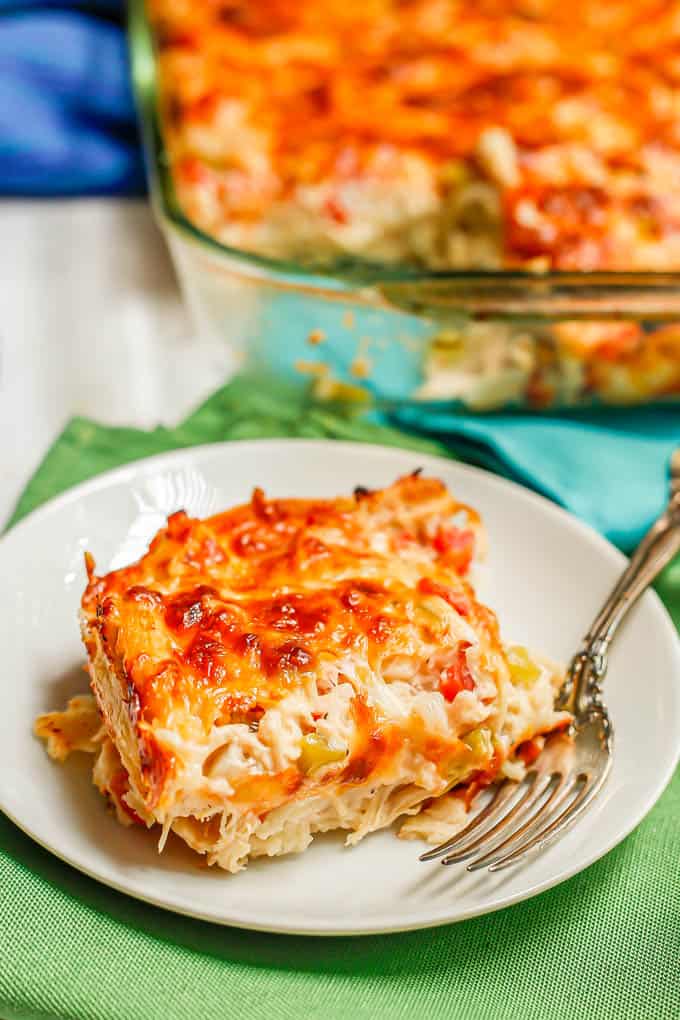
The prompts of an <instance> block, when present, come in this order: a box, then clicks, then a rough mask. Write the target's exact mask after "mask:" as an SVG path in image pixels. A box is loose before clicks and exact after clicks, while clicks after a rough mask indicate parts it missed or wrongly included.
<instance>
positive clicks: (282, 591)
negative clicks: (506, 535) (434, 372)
mask: <svg viewBox="0 0 680 1020" xmlns="http://www.w3.org/2000/svg"><path fill="white" fill-rule="evenodd" d="M482 543H483V537H482V530H481V526H480V522H479V518H478V516H477V514H476V513H475V512H474V511H473V510H471V509H470V508H468V507H466V506H464V505H462V504H460V503H458V502H456V500H455V499H454V498H453V497H452V496H451V495H450V494H449V493H448V491H447V489H446V487H445V486H444V485H443V483H441V482H440V481H437V480H434V479H430V478H422V477H420V476H419V474H417V473H416V474H414V475H411V476H408V477H406V478H402V479H400V480H399V481H397V482H396V483H395V484H394V485H392V486H391V487H389V488H387V489H385V490H382V491H375V492H370V491H367V490H365V489H357V490H356V491H355V493H354V495H353V496H351V497H349V498H340V499H336V500H329V501H316V500H299V499H286V500H268V499H265V497H264V495H263V494H262V492H261V491H259V490H256V491H255V492H254V494H253V497H252V500H251V502H250V503H249V504H248V505H245V506H240V507H237V508H235V509H233V510H230V511H227V512H226V513H223V514H219V515H218V516H216V517H212V518H210V519H207V520H196V519H192V518H190V517H188V516H187V515H186V514H185V513H183V512H179V513H176V514H173V515H172V516H171V517H170V518H169V520H168V523H167V527H166V528H164V529H163V530H161V531H160V532H159V533H158V534H157V535H156V537H155V538H154V539H153V541H152V543H151V546H150V548H149V551H148V552H147V553H146V554H145V555H144V556H143V557H142V558H141V559H140V560H139V561H138V562H137V563H135V564H133V565H132V566H129V567H126V568H125V569H122V570H115V571H112V572H111V573H109V574H107V575H105V576H103V577H99V576H97V575H96V573H95V569H94V562H93V561H92V559H91V558H89V557H88V563H87V566H88V575H89V583H88V585H87V588H86V590H85V594H84V596H83V600H82V630H83V638H84V642H85V646H86V648H87V652H88V658H89V672H90V676H91V681H92V684H91V685H92V690H93V692H94V696H95V698H96V705H97V707H98V711H97V710H96V707H95V706H94V703H91V705H90V707H89V718H88V705H87V702H86V701H85V700H84V699H83V698H78V699H74V702H72V703H71V705H70V706H69V709H67V711H66V712H64V713H50V714H49V715H46V716H42V717H40V719H39V720H38V722H37V724H36V729H37V732H38V733H39V735H41V736H43V737H45V738H46V739H47V740H48V750H50V753H52V754H53V756H55V757H58V758H60V759H63V758H64V757H65V756H66V754H67V753H68V751H69V750H70V749H73V748H82V749H84V750H90V751H91V750H93V748H95V747H98V748H99V756H98V759H97V763H96V765H95V772H94V780H95V782H96V784H97V785H98V786H99V788H100V789H101V790H102V791H103V792H105V793H107V794H108V795H109V797H110V798H111V799H112V801H113V803H114V805H115V807H116V811H117V813H118V816H119V818H120V819H121V820H122V821H128V822H130V821H141V822H144V823H146V824H147V825H152V824H154V823H158V824H159V825H161V826H162V829H163V833H162V837H161V842H163V841H164V839H165V836H166V835H167V833H168V831H169V830H170V829H172V830H173V831H174V832H175V833H177V834H178V835H179V836H181V837H182V838H183V839H184V840H185V841H186V842H187V843H188V844H189V845H190V846H191V847H193V848H194V849H195V850H197V851H199V852H201V853H204V854H207V856H208V861H209V863H211V864H213V863H214V864H218V865H219V866H220V867H223V868H226V869H227V870H229V871H236V870H238V869H239V868H241V867H243V866H244V864H245V863H246V861H247V860H248V858H249V857H255V856H259V855H262V854H266V855H269V856H273V855H276V854H282V853H288V852H291V851H300V850H303V849H305V847H306V846H308V844H309V843H310V841H311V839H312V837H313V835H314V833H317V832H324V831H326V830H329V829H336V828H342V829H346V830H349V832H350V835H349V837H348V842H349V843H354V842H356V841H357V840H359V839H360V838H361V837H362V836H364V835H365V834H366V833H367V832H370V831H372V830H375V829H379V828H383V827H384V826H387V825H389V824H390V823H391V822H392V821H394V819H395V818H397V817H398V816H402V815H414V814H415V813H416V812H418V811H419V810H420V809H421V808H425V810H424V811H423V812H422V814H421V815H420V816H419V817H418V818H417V819H411V820H410V821H409V823H408V824H407V826H406V830H405V834H406V835H411V836H425V837H426V838H428V837H429V838H433V839H436V838H438V837H439V836H440V835H441V834H442V833H448V832H450V831H451V830H452V827H454V826H455V825H456V824H460V821H461V818H462V817H463V816H464V814H465V805H466V803H467V802H468V801H469V798H470V797H471V796H472V795H473V793H474V791H475V790H476V789H477V788H479V786H480V785H482V784H484V783H487V782H490V781H492V780H493V779H494V778H495V777H496V775H497V774H498V773H499V772H501V771H503V772H504V773H505V774H509V775H521V769H522V759H526V758H527V756H528V755H535V754H536V753H537V752H538V750H539V749H540V746H541V735H542V734H545V733H547V732H549V731H551V730H553V729H555V728H558V727H560V726H562V725H565V723H566V722H567V721H568V716H567V715H566V714H565V713H561V712H556V711H555V709H554V695H555V688H556V684H557V683H558V682H559V675H558V673H557V671H556V670H555V669H554V668H553V667H552V666H550V665H549V664H546V663H544V662H542V661H540V660H537V659H535V658H532V657H531V656H530V655H529V653H528V652H527V651H526V650H525V649H524V648H521V647H506V646H504V645H503V643H502V641H501V639H500V636H499V630H498V624H497V621H496V618H495V616H494V614H493V612H492V611H491V610H490V609H488V608H487V607H485V606H484V605H482V604H481V603H480V602H478V601H477V599H476V598H475V594H474V591H473V588H472V586H471V584H470V582H469V580H468V578H467V575H468V571H469V568H470V565H471V563H472V561H473V559H474V558H475V556H476V555H478V554H479V553H480V551H481V548H482ZM100 714H101V718H100ZM101 720H103V723H104V728H102V726H101ZM452 790H453V795H452V796H451V797H447V798H443V799H442V800H440V801H438V802H436V803H435V802H433V798H441V796H442V795H443V794H446V793H448V792H449V791H452Z"/></svg>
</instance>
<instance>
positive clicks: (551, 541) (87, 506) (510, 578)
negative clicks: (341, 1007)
mask: <svg viewBox="0 0 680 1020" xmlns="http://www.w3.org/2000/svg"><path fill="white" fill-rule="evenodd" d="M417 466H422V467H424V469H425V470H426V471H427V472H428V473H432V474H436V475H438V476H440V477H441V478H443V479H444V480H445V481H446V482H447V483H448V484H449V485H450V486H451V488H452V489H453V491H454V492H455V493H456V494H457V495H458V496H459V497H460V498H461V499H462V500H464V501H466V502H469V503H471V504H473V505H474V506H475V507H478V508H479V509H480V510H481V512H482V514H483V517H484V520H485V522H486V526H487V529H488V533H489V545H490V555H489V566H488V567H485V568H483V571H484V573H483V577H482V583H481V584H480V589H481V593H482V596H483V597H484V598H486V599H487V600H488V601H489V602H490V603H491V605H492V606H493V607H494V608H495V609H497V610H498V612H499V615H500V619H501V624H502V628H503V632H504V634H505V635H506V637H508V638H511V639H513V640H516V641H520V642H522V643H526V644H529V645H532V646H534V647H535V648H537V649H541V650H542V651H544V652H546V653H547V654H549V655H551V656H553V657H554V658H556V659H559V660H563V661H564V660H566V659H567V658H568V657H569V655H570V654H571V653H572V652H573V651H574V650H575V648H576V646H577V644H578V642H579V639H580V637H581V635H582V633H583V631H584V630H585V629H586V628H587V626H588V624H589V623H590V620H591V617H592V616H593V614H594V611H595V610H596V609H597V608H598V607H599V604H600V602H601V601H602V599H603V597H604V596H605V594H606V593H607V590H608V589H609V587H610V586H611V584H612V582H613V581H614V579H615V577H616V575H617V574H618V572H619V571H620V570H621V568H622V566H623V564H624V559H623V557H622V556H621V554H620V553H618V552H617V551H616V550H615V549H614V548H613V547H612V546H611V545H609V544H608V543H607V542H606V541H604V539H602V538H600V537H599V536H598V535H597V534H595V533H594V532H593V531H591V530H590V529H589V528H587V527H586V526H585V525H583V524H581V523H579V522H578V521H577V520H575V519H574V518H573V517H571V516H569V515H568V514H567V513H565V512H564V511H562V510H560V509H558V508H557V507H555V506H553V505H552V504H551V503H549V502H548V501H546V500H544V499H542V498H541V497H539V496H536V495H534V494H532V493H530V492H528V491H526V490H525V489H522V488H520V487H519V486H517V485H513V484H511V483H510V482H507V481H503V480H502V479H499V478H496V477H495V476H493V475H490V474H487V473H486V472H483V471H479V470H476V469H474V468H470V467H466V466H464V465H461V464H457V463H454V462H451V461H448V460H442V459H439V458H436V457H426V456H421V455H419V454H415V453H410V452H406V451H402V450H393V449H387V448H383V447H375V446H364V445H355V444H350V443H337V442H332V443H328V442H323V441H314V440H312V441H304V440H266V441H261V442H238V443H226V444H222V445H214V446H205V447H198V448H196V449H192V450H184V451H179V452H177V453H173V454H170V455H165V456H161V457H154V458H151V459H149V460H146V461H139V462H137V463H136V464H132V465H130V466H129V467H125V468H123V469H120V470H117V471H114V472H111V473H109V474H106V475H102V476H100V477H99V478H95V479H94V480H93V481H91V482H89V483H87V484H85V485H81V486H79V487H77V488H75V489H72V490H71V491H70V492H67V493H65V494H64V495H63V496H61V497H60V498H59V499H57V500H55V501H53V502H52V503H50V504H48V505H47V506H45V507H44V508H42V509H41V510H38V511H37V512H36V513H34V514H32V515H31V516H30V517H29V518H27V520H26V521H24V522H22V523H21V524H20V525H18V526H17V527H16V528H14V529H13V530H12V531H11V532H10V533H9V535H8V536H7V537H6V538H4V539H3V540H2V542H0V599H1V603H0V604H1V606H2V612H1V613H0V621H1V622H0V632H1V634H2V640H1V644H0V647H2V649H3V657H4V664H3V669H2V673H1V674H0V748H1V751H0V754H1V757H2V767H0V807H1V808H2V810H3V811H5V812H6V814H8V815H9V817H10V818H12V819H13V820H14V821H15V822H16V823H17V824H18V825H19V826H20V827H21V828H22V829H23V830H24V831H25V832H27V833H28V834H29V835H30V836H32V837H33V838H34V839H35V840H37V841H38V842H39V843H41V844H42V845H43V846H45V847H47V848H48V849H49V850H51V851H53V852H54V853H55V854H57V855H58V856H59V857H61V858H63V859H64V860H65V861H68V862H69V863H70V864H72V865H74V866H75V867H76V868H80V869H81V870H82V871H84V872H86V873H87V874H88V875H91V876H92V877H94V878H97V879H99V880H100V881H102V882H105V883H106V884H108V885H110V886H113V887H114V888H116V889H119V890H121V891H123V892H126V893H129V894H130V895H132V896H136V897H139V898H140V899H143V900H147V901H148V902H150V903H154V904H156V905H158V906H161V907H166V908H168V909H170V910H175V911H179V912H181V913H185V914H190V915H192V916H195V917H199V918H204V919H206V920H210V921H216V922H219V923H221V924H232V925H239V926H241V927H246V928H257V929H263V930H267V931H276V932H295V933H309V934H324V935H329V934H360V933H370V932H385V931H399V930H405V929H409V928H421V927H426V926H428V925H436V924H443V923H445V922H449V921H458V920H461V919H463V918H467V917H472V916H474V915H476V914H483V913H485V912H487V911H491V910H497V909H498V908H500V907H504V906H507V905H508V904H511V903H515V902H517V901H518V900H523V899H526V898H527V897H529V896H533V895H535V894H536V893H538V892H541V891H542V890H543V889H547V888H549V887H550V886H552V885H555V884H556V883H557V882H561V881H563V880H564V879H566V878H568V877H569V876H570V875H573V874H574V873H575V872H577V871H580V870H581V869H582V868H585V867H587V865H589V864H591V863H592V862H593V861H594V860H596V859H597V858H598V857H601V856H602V854H604V853H606V852H607V851H608V850H610V849H611V848H612V847H613V846H615V845H616V844H617V843H618V842H619V841H620V840H621V839H623V837H624V836H625V835H626V834H627V833H628V832H630V831H631V829H632V828H633V827H634V826H635V825H637V823H638V822H639V821H640V820H641V818H642V817H643V816H644V814H645V813H646V812H647V811H648V810H649V809H650V808H651V806H652V805H653V804H654V802H655V801H656V799H657V797H658V796H659V795H660V793H661V791H662V790H663V788H664V786H665V785H666V783H667V782H668V780H669V778H670V776H671V774H672V771H673V768H674V766H675V763H676V759H677V756H678V748H679V746H680V683H678V680H679V679H680V650H679V647H678V638H677V634H676V632H675V630H674V628H673V625H672V623H671V621H670V620H669V618H668V616H667V614H666V612H665V610H664V608H663V606H662V605H661V603H660V601H659V599H658V598H657V597H656V595H654V594H647V595H646V596H645V597H644V599H643V600H642V602H641V603H640V605H639V606H638V607H637V609H636V610H635V611H634V614H633V616H632V618H631V619H630V621H629V622H628V625H627V626H626V628H625V631H624V632H623V633H622V634H621V635H620V637H619V638H618V639H617V641H616V642H615V645H614V650H613V652H612V657H611V667H610V674H609V677H608V680H607V687H606V694H607V700H608V702H609V705H610V708H611V713H612V717H613V721H614V726H615V731H616V757H615V762H614V767H613V770H612V775H611V778H610V780H609V782H608V784H607V786H606V789H605V791H604V793H603V794H602V795H601V796H600V798H599V800H598V801H597V803H596V804H595V805H594V807H593V808H592V809H591V810H590V811H589V812H588V813H587V815H586V817H585V818H584V819H583V820H582V821H581V822H580V823H579V824H578V825H577V826H576V827H575V828H574V829H573V830H572V831H571V832H570V833H569V834H568V835H567V837H566V838H565V839H564V840H563V841H562V842H560V843H558V844H557V845H556V846H554V847H552V848H550V849H549V850H548V851H547V852H546V853H545V854H544V855H542V856H540V857H538V858H534V859H533V860H531V861H529V862H527V863H525V864H524V865H522V866H519V867H517V868H515V869H508V870H507V871H503V872H500V873H498V874H497V875H488V874H486V873H485V872H477V873H476V874H468V873H467V872H466V871H465V868H464V867H460V868H443V867H441V866H440V865H438V864H428V865H426V864H421V863H419V862H418V860H417V856H418V853H419V852H420V850H421V849H422V847H421V845H420V844H418V843H413V842H404V841H402V840H398V839H397V838H396V837H395V836H394V835H393V833H392V832H389V831H387V832H381V833H376V834H373V835H371V836H368V837H367V838H366V839H365V840H364V841H363V842H362V843H361V844H359V846H358V847H357V848H355V849H353V850H347V849H345V848H344V846H343V844H342V838H341V837H340V836H337V835H331V836H328V837H322V838H319V839H317V840H315V841H314V843H313V844H312V846H311V847H310V848H309V850H307V851H306V852H305V853H304V854H302V855H300V856H292V857H283V858H275V859H273V860H270V859H262V860H258V861H255V862H254V863H253V864H252V865H251V866H250V867H249V868H248V869H247V871H245V872H242V873H240V874H238V875H235V876H230V875H227V874H225V873H224V872H221V871H218V870H217V869H210V870H208V869H206V868H202V867H199V866H198V865H197V861H198V860H199V859H198V858H197V857H196V856H195V855H193V856H192V855H191V854H190V853H189V851H187V850H186V849H185V848H184V847H183V845H182V844H181V843H180V841H179V840H176V841H172V840H170V841H169V843H168V847H167V848H166V851H165V852H164V853H163V855H162V856H158V854H157V852H156V844H155V839H154V836H153V834H151V833H149V832H146V831H141V830H131V829H123V828H122V827H120V826H119V825H118V824H117V823H116V822H115V820H114V819H113V818H112V817H111V816H110V815H109V814H108V813H107V811H106V809H105V806H104V802H103V800H102V798H101V797H100V795H99V794H98V793H97V792H96V790H95V789H94V787H93V786H92V785H91V783H90V779H89V770H88V768H87V766H86V759H85V757H84V756H76V758H81V761H80V762H76V761H75V759H74V760H72V762H70V763H68V764H67V765H66V766H65V767H64V766H58V765H55V764H53V763H52V762H51V761H49V759H48V757H47V755H46V753H45V750H44V747H43V745H42V743H40V742H39V741H38V740H36V739H35V738H34V737H33V736H32V734H31V728H32V724H33V719H34V717H35V716H36V715H37V714H38V713H39V712H42V711H45V710H49V709H54V708H57V707H61V706H62V705H63V704H64V702H65V700H66V698H67V697H69V696H70V695H72V694H74V693H76V692H77V691H82V690H84V689H85V688H86V680H85V676H84V674H83V672H82V670H81V668H80V665H81V663H82V661H83V651H82V648H81V645H80V640H79V636H78V627H77V623H76V613H77V607H78V602H79V598H80V594H81V592H82V589H83V586H84V569H83V551H84V550H85V549H89V550H91V551H92V552H93V553H94V555H95V557H96V560H97V564H98V567H99V569H100V570H101V569H103V568H107V569H108V568H111V567H116V566H122V565H123V564H124V563H126V562H129V561H130V560H131V559H134V558H136V557H137V556H139V555H140V554H141V553H142V552H143V551H144V549H145V548H146V543H147V542H148V540H149V538H150V537H151V535H152V534H153V533H154V532H155V531H156V529H157V528H158V527H159V526H160V525H161V524H162V523H163V521H164V520H165V517H166V516H167V514H168V513H170V512H171V511H173V510H176V509H178V508H179V507H184V508H186V509H187V510H188V511H189V512H190V513H192V514H197V515H202V516H204V515H206V514H209V513H213V512H215V511H217V510H218V509H220V508H224V507H227V506H229V505H230V504H233V503H236V502H241V501H244V500H246V499H247V498H248V497H249V494H250V491H251V489H252V488H253V486H255V485H261V486H263V487H264V488H265V489H266V491H267V493H269V494H271V495H274V496H285V495H293V494H294V495H300V496H334V495H337V494H339V493H344V492H349V491H351V489H352V488H353V487H354V486H355V485H358V484H361V485H367V486H373V487H375V486H381V485H384V484H387V483H389V482H391V481H392V480H393V479H394V478H395V477H397V476H398V475H400V474H404V473H406V472H409V471H412V470H413V469H414V468H415V467H417ZM603 498H605V499H606V491H603Z"/></svg>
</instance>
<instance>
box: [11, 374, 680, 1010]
mask: <svg viewBox="0 0 680 1020" xmlns="http://www.w3.org/2000/svg"><path fill="white" fill-rule="evenodd" d="M280 435H291V436H292V435H295V436H326V437H337V438H342V439H353V440H357V441H369V442H380V443H385V444H390V445H403V446H408V447H410V448H411V449H414V450H420V451H423V452H430V453H444V452H447V451H446V448H445V447H444V446H443V445H441V444H439V443H438V442H435V441H426V440H422V439H418V438H414V437H413V436H410V435H406V434H404V433H400V432H398V431H396V430H392V429H388V428H385V427H381V426H379V425H377V424H372V423H366V422H365V421H363V420H358V419H353V418H351V417H348V416H346V415H343V414H340V413H339V412H334V411H333V410H332V409H331V410H329V409H327V408H326V409H320V408H318V407H315V406H314V405H312V404H309V403H308V402H307V401H306V399H305V398H304V397H302V396H300V395H298V394H296V393H292V392H287V391H284V390H282V389H281V388H280V387H279V388H276V387H271V386H269V387H264V388H263V387H262V386H261V384H259V383H254V382H253V381H252V380H248V379H244V380H237V381H235V382H233V383H231V384H230V385H228V386H227V387H225V388H224V389H223V390H221V391H219V392H218V393H217V394H215V396H213V397H212V398H211V399H210V400H208V401H207V403H205V404H204V405H203V406H202V407H201V408H199V410H198V411H197V412H196V413H195V414H193V415H192V416H191V417H190V418H189V419H188V420H187V421H185V422H184V423H183V424H182V425H180V426H179V427H178V428H176V429H156V430H155V431H153V432H149V433H147V432H141V431H138V430H135V429H121V428H106V427H103V426H100V425H96V424H94V423H93V422H89V421H85V420H83V419H76V420H74V421H72V422H71V423H70V424H69V425H68V426H67V427H66V429H65V430H64V432H63V434H62V435H61V436H60V437H59V438H58V440H57V441H56V443H55V444H54V446H53V447H52V449H51V450H50V451H49V453H48V454H47V456H46V458H45V460H44V462H43V464H42V465H41V466H40V468H39V469H38V471H37V473H36V474H35V476H34V477H33V478H32V479H31V482H30V483H29V485H28V488H27V489H26V491H25V493H24V494H23V496H22V498H21V499H20V501H19V505H18V507H17V510H16V512H15V514H14V517H13V521H16V520H18V519H19V517H21V516H22V515H24V514H26V513H28V512H29V511H30V510H31V509H33V508H34V507H35V506H37V505H38V504H39V503H41V502H43V501H44V500H46V499H48V498H49V497H51V496H53V495H55V494H56V493H57V492H60V491H61V490H62V489H65V488H66V487H67V486H69V485H73V484H75V483H76V482H79V481H81V480H82V479H84V478H88V477H90V476H91V475H94V474H97V473H98V472H101V471H105V470H108V469H109V468H112V467H115V466H116V465H118V464H122V463H124V462H126V461H130V460H134V459H135V458H138V457H143V456H147V455H149V454H153V453H158V452H161V451H164V450H168V449H171V448H174V447H177V446H188V445H192V444H195V443H205V442H212V441H218V440H224V439H246V438H248V439H250V438H253V437H258V436H261V437H265V436H280ZM660 590H661V591H662V595H663V597H664V598H665V599H666V603H667V605H668V606H669V608H671V611H672V612H673V614H674V619H675V621H676V623H679V624H680V561H676V563H675V564H673V565H672V566H671V567H670V568H669V569H668V570H667V572H666V574H665V577H664V579H663V581H662V584H661V586H660ZM679 861H680V775H678V774H676V776H675V779H674V780H673V782H672V783H671V784H670V786H669V788H668V789H667V790H666V792H665V793H664V795H663V796H662V798H661V799H660V801H659V802H658V804H657V805H656V807H655V808H654V809H653V811H652V812H650V814H649V815H648V817H647V818H646V819H645V820H644V822H642V824H641V825H640V826H639V827H638V828H637V829H636V830H635V832H633V833H632V834H631V835H630V836H629V837H628V838H627V839H626V840H624V842H623V843H622V844H621V845H620V846H619V847H617V848H616V849H615V850H614V851H612V853H610V854H609V855H608V856H607V857H606V858H604V859H603V860H601V861H599V862H598V863H596V864H594V865H592V867H590V868H588V869H587V871H585V872H583V873H581V874H580V875H577V876H575V877H574V878H572V879H570V880H569V881H568V882H565V883H563V884H562V885H561V886H559V887H558V888H556V889H552V890H550V891H549V892H546V893H543V894H542V895H541V896H538V897H535V898H534V899H532V900H529V901H527V902H525V903H521V904H518V905H517V906H515V907H511V908H509V909H507V910H504V911H502V912H500V913H498V914H492V915H488V916H486V917H481V918H477V919H474V920H471V921H465V922H463V923H461V924H458V925H451V926H449V927H445V928H439V929H434V930H430V931H424V932H412V933H409V934H404V935H391V936H379V937H378V936H376V937H366V938H360V939H347V938H333V939H313V938H298V937H286V936H276V935H271V936H270V935H262V934H256V933H251V932H245V931H237V930H232V929H227V928H220V927H217V926H213V925H209V924H205V923H202V922H199V921H191V920H188V919H186V918H182V917H178V916H175V915H173V914H170V913H165V912H164V911H161V910H157V909H155V908H153V907H149V906H145V905H143V904H141V903H138V902H136V901H135V900H132V899H129V898H127V897H125V896H122V895H120V894H118V893H115V892H112V891H111V890H109V889H106V888H105V887H104V886H101V885H99V884H98V883H96V882H93V881H91V880H89V879H87V878H85V877H84V876H83V875H81V874H80V873H79V872H77V871H75V870H73V869H71V868H69V867H67V866H66V865H64V864H62V863H61V862H59V861H58V860H56V858H54V857H52V856H51V855H50V854H48V853H46V852H45V851H43V850H41V849H40V848H39V847H37V846H36V845H35V844H33V843H32V842H31V840H29V839H28V838H26V837H25V836H23V835H22V834H21V833H20V832H19V831H18V829H16V828H15V827H14V826H13V825H12V824H11V823H10V822H9V821H7V820H6V819H5V818H4V817H2V816H0V1016H2V1017H3V1020H15V1018H17V1020H18V1018H24V1020H25V1018H33V1017H41V1018H43V1017H49V1018H55V1017H59V1018H69V1020H71V1018H72V1020H137V1018H140V1020H156V1018H158V1020H193V1018H196V1020H228V1018H232V1017H233V1018H237V1020H261V1018H262V1020H264V1018H266V1020H303V1018H304V1020H306V1018H310V1020H317V1018H318V1020H350V1018H352V1020H387V1018H390V1020H392V1018H395V1020H396V1018H403V1020H419V1018H420V1017H423V1018H427V1020H580V1018H584V1020H585V1018H587V1020H610V1018H611V1020H651V1018H652V1017H653V1018H654V1020H678V1018H679V1017H680V866H679ZM225 881H228V879H225Z"/></svg>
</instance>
